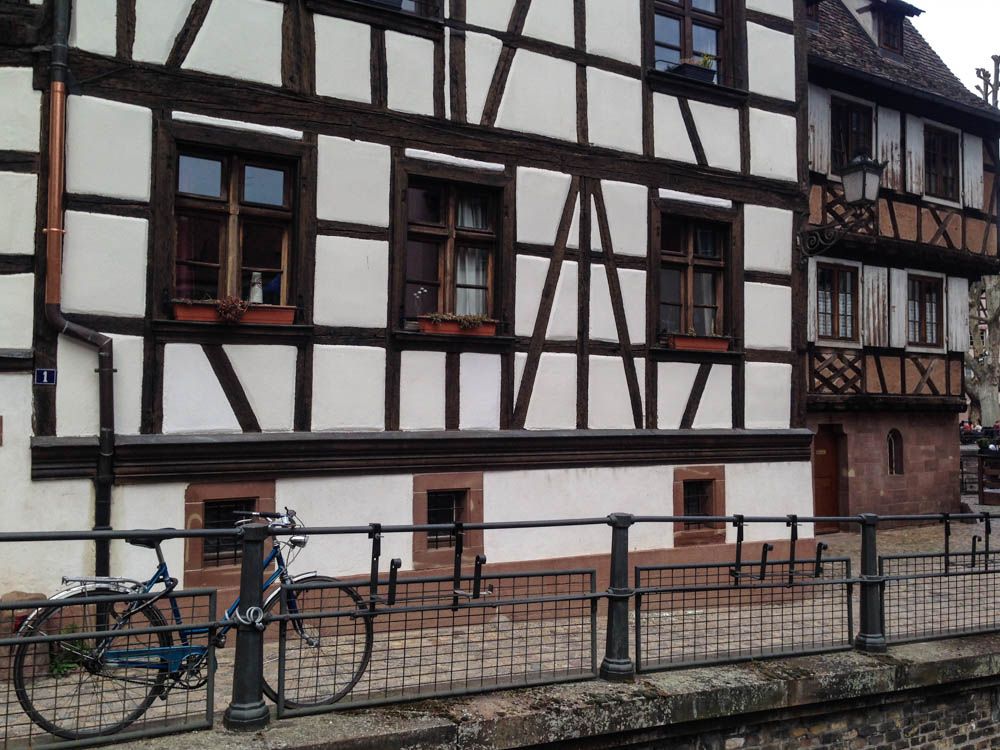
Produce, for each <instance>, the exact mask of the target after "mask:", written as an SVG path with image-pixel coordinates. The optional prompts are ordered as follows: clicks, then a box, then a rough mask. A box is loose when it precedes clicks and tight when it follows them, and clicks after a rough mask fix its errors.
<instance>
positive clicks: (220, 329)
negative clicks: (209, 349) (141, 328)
mask: <svg viewBox="0 0 1000 750" xmlns="http://www.w3.org/2000/svg"><path fill="white" fill-rule="evenodd" d="M150 323H151V326H152V329H153V334H154V336H155V337H156V338H157V339H158V340H161V341H170V340H178V341H190V340H191V338H192V337H202V338H204V339H209V340H219V341H228V340H231V339H233V338H256V337H265V338H279V339H303V338H306V337H308V336H310V335H311V334H312V332H313V327H312V326H311V325H308V324H305V325H296V324H292V325H281V324H273V323H236V324H232V323H223V322H201V321H190V320H173V319H169V318H154V319H153V320H152V321H150Z"/></svg>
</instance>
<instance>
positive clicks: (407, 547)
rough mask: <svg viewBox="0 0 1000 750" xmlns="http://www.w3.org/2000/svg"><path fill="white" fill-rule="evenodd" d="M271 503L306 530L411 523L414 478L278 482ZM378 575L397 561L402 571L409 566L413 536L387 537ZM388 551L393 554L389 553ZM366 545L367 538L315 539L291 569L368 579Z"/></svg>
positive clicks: (393, 476) (368, 544) (389, 476)
mask: <svg viewBox="0 0 1000 750" xmlns="http://www.w3.org/2000/svg"><path fill="white" fill-rule="evenodd" d="M274 489H275V495H276V497H275V504H276V505H277V506H278V507H284V506H286V505H287V506H288V507H289V508H294V509H295V510H296V512H297V513H298V514H299V515H300V516H301V517H302V518H304V519H305V520H306V521H307V522H308V525H310V526H320V525H324V526H326V525H328V526H367V525H368V524H371V523H376V522H377V523H384V524H386V525H390V524H395V525H403V524H409V523H413V475H412V474H386V475H380V476H359V477H317V478H309V479H279V480H277V482H275V487H274ZM383 544H384V545H385V546H384V547H383V549H385V550H387V553H386V554H383V555H382V557H381V561H380V564H381V567H380V570H381V571H382V572H383V573H388V571H389V561H390V560H391V559H392V558H394V557H398V558H400V560H402V563H403V569H404V570H406V569H408V568H412V567H413V552H412V549H413V547H412V545H413V534H412V533H401V534H387V535H386V537H385V539H384V541H383ZM389 550H391V552H392V554H388V551H389ZM370 564H371V540H370V539H369V538H368V535H367V534H346V535H345V534H338V535H335V536H331V535H323V534H314V535H313V536H311V537H310V538H309V546H308V547H306V548H305V549H304V550H302V552H301V554H300V555H299V557H298V558H296V562H295V570H297V571H306V570H319V571H321V572H322V573H324V574H327V575H333V576H351V575H357V574H362V573H363V574H364V575H368V570H369V566H370Z"/></svg>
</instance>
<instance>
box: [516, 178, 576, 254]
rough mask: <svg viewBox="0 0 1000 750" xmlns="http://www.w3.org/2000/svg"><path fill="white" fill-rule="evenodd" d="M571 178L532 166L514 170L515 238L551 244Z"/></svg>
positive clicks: (557, 227)
mask: <svg viewBox="0 0 1000 750" xmlns="http://www.w3.org/2000/svg"><path fill="white" fill-rule="evenodd" d="M570 182H571V178H570V176H569V175H568V174H562V173H561V172H549V171H547V170H544V169H535V168H533V167H519V168H518V170H517V241H518V242H527V243H532V244H538V245H552V244H554V243H555V241H556V231H557V230H558V229H559V220H560V219H561V218H562V213H563V209H564V208H565V207H566V197H567V196H568V195H569V187H570Z"/></svg>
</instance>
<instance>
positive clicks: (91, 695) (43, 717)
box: [11, 508, 373, 740]
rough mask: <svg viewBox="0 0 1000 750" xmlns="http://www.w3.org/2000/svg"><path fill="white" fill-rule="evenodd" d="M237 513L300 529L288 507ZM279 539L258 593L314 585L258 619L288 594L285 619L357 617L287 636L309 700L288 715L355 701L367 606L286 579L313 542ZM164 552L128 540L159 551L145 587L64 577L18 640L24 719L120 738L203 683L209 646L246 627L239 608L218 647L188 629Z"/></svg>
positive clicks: (80, 734)
mask: <svg viewBox="0 0 1000 750" xmlns="http://www.w3.org/2000/svg"><path fill="white" fill-rule="evenodd" d="M236 514H237V515H240V516H243V518H242V519H241V520H240V521H238V522H237V524H236V525H240V524H244V523H250V522H252V521H254V520H255V519H258V518H263V519H267V520H268V521H270V526H271V528H272V529H281V530H290V529H295V528H296V527H297V526H299V525H300V524H298V523H297V521H298V518H297V516H296V513H295V511H294V510H290V509H288V508H286V509H285V512H284V513H259V512H249V513H248V512H237V513H236ZM273 539H274V541H273V546H272V549H271V551H270V553H269V554H268V556H267V557H266V558H265V561H264V571H265V573H264V580H263V581H262V590H263V591H265V592H267V591H268V590H269V589H271V587H272V586H274V584H276V583H279V582H280V583H281V584H292V583H295V584H319V586H318V587H317V588H315V589H312V588H309V589H307V590H301V589H298V588H296V589H295V590H294V591H289V592H285V590H284V589H282V588H280V587H276V588H274V590H272V591H271V592H270V593H269V594H267V596H266V598H265V600H264V606H263V608H262V609H263V615H265V616H266V615H267V614H268V613H270V612H272V611H273V610H275V608H276V607H279V606H280V605H281V600H282V596H283V592H285V593H284V600H285V601H284V604H285V611H286V612H287V613H289V614H293V615H295V614H298V615H303V614H305V615H308V614H309V613H310V612H314V613H318V612H330V611H341V612H343V611H356V612H357V613H358V615H357V616H351V617H348V618H343V617H340V618H330V619H324V618H322V617H305V618H291V619H290V620H289V622H288V625H287V626H286V631H285V636H286V638H285V657H286V663H287V664H292V665H294V668H295V669H296V670H297V672H296V675H295V680H294V683H295V684H296V685H306V684H307V685H308V689H307V690H303V691H302V694H301V695H298V694H296V695H291V696H289V694H288V691H287V690H286V695H285V705H287V706H289V707H301V706H310V705H323V704H328V703H334V702H336V701H338V700H340V699H341V698H342V697H344V696H345V695H346V694H347V693H349V692H350V691H351V689H352V688H353V687H354V685H355V684H356V683H357V682H358V680H359V679H360V678H361V675H362V674H363V673H364V671H365V669H366V668H367V667H368V662H369V660H370V658H371V653H372V641H373V626H372V618H371V617H366V616H364V615H363V610H364V608H365V606H366V605H365V602H364V600H363V599H362V597H361V596H360V595H359V594H358V592H357V591H356V590H355V589H354V588H352V587H351V586H348V585H346V584H344V583H341V582H339V581H337V579H335V578H329V577H326V576H320V575H316V574H315V573H312V572H311V573H304V574H301V575H298V576H292V575H291V574H290V573H289V572H288V564H289V563H291V562H292V561H293V560H294V558H295V557H296V556H297V555H298V553H299V551H300V550H301V549H302V548H304V547H305V546H306V543H307V542H308V537H306V536H304V535H301V534H292V535H287V536H284V535H283V536H282V537H274V538H273ZM160 541H161V540H160V539H158V538H155V537H137V538H132V539H129V540H128V543H129V544H132V545H135V546H138V547H144V548H147V549H151V550H155V552H156V559H157V563H158V565H157V568H156V570H155V572H154V573H153V575H152V576H151V577H150V578H149V579H148V580H145V581H135V580H130V579H127V578H112V577H93V578H64V579H63V583H64V584H69V585H68V587H67V588H65V589H64V590H62V591H60V592H59V593H58V594H56V595H55V596H53V597H52V599H53V600H56V602H55V603H53V604H52V605H48V606H45V607H41V608H39V609H36V610H35V611H34V612H32V613H31V614H30V615H29V616H28V617H27V619H26V620H25V621H24V623H23V624H22V626H21V627H20V629H19V631H18V632H19V635H21V636H23V637H25V639H26V640H25V641H24V642H23V643H19V644H18V645H17V646H16V647H15V649H14V653H13V661H12V665H11V666H12V672H13V679H14V688H15V691H16V694H17V698H18V701H19V702H20V703H21V706H22V708H23V709H24V711H25V712H26V713H27V714H28V716H29V717H30V718H31V720H32V721H34V722H35V723H36V724H37V725H38V726H40V727H41V728H42V729H44V730H45V731H47V732H49V733H51V734H53V735H56V736H58V737H63V738H66V739H74V740H75V739H87V738H93V737H102V736H107V735H111V734H115V733H116V732H120V731H121V730H122V729H124V728H125V727H127V726H128V725H129V724H131V723H132V722H134V721H136V719H138V718H139V717H140V716H142V715H143V714H144V713H145V712H146V711H147V710H149V709H150V707H151V706H152V705H153V703H154V702H155V701H156V700H157V699H158V698H159V699H161V700H164V701H165V700H166V698H167V696H168V694H169V693H170V692H171V691H173V690H179V689H183V690H195V689H197V688H200V687H202V686H203V685H204V684H205V683H206V681H207V680H208V668H209V664H208V660H209V655H210V653H211V652H210V648H209V646H210V645H214V646H217V647H221V646H223V645H225V639H226V634H227V633H228V632H229V630H230V629H231V628H232V627H233V626H234V623H235V621H236V620H238V618H239V617H241V615H240V613H239V599H237V600H236V601H234V602H233V603H232V604H231V605H230V606H229V608H228V609H227V610H226V617H225V620H224V623H225V624H223V625H222V626H221V627H219V628H218V629H217V630H216V632H215V634H214V635H213V636H212V639H211V642H210V641H209V631H208V629H207V628H206V627H195V626H192V627H184V623H183V618H182V612H181V606H180V605H179V603H178V599H179V597H178V596H175V595H174V594H173V592H174V590H175V589H176V587H177V579H176V578H173V577H171V575H170V571H169V570H168V568H167V563H166V561H165V560H164V558H163V552H162V551H161V550H160ZM272 566H273V571H272V570H271V568H272ZM269 571H270V572H269ZM154 592H155V595H153V596H150V594H153V593H154ZM164 605H165V606H164ZM258 614H260V613H258ZM167 617H169V618H170V621H171V623H170V625H169V626H168V622H167ZM60 636H61V637H60ZM175 639H176V642H175ZM266 651H267V653H266V658H265V673H264V684H263V689H264V693H265V694H266V695H267V696H268V697H269V698H270V699H271V700H273V701H276V700H277V690H276V689H275V685H276V684H277V674H276V668H277V660H278V656H277V650H276V648H275V647H274V646H269V647H267V648H266Z"/></svg>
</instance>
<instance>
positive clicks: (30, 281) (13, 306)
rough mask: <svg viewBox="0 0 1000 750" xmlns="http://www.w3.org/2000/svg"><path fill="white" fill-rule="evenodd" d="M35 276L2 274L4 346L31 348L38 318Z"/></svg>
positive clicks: (0, 315)
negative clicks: (32, 334) (36, 312)
mask: <svg viewBox="0 0 1000 750" xmlns="http://www.w3.org/2000/svg"><path fill="white" fill-rule="evenodd" d="M34 310H35V275H34V274H32V273H18V274H10V275H3V274H0V349H30V348H31V332H32V330H33V328H34V320H35V313H34Z"/></svg>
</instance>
